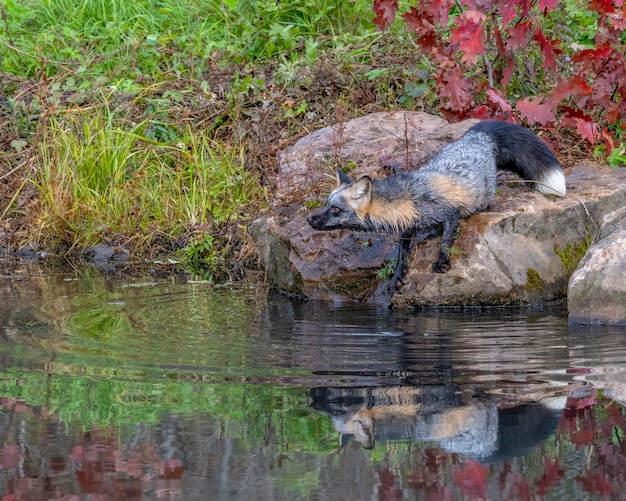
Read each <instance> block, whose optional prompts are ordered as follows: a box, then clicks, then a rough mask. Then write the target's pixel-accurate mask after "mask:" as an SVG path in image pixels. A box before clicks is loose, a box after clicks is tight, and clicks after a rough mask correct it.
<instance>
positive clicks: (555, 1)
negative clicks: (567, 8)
mask: <svg viewBox="0 0 626 501" xmlns="http://www.w3.org/2000/svg"><path fill="white" fill-rule="evenodd" d="M557 5H559V0H541V1H540V2H539V12H544V11H546V12H550V11H552V10H554V8H555V7H556V6H557Z"/></svg>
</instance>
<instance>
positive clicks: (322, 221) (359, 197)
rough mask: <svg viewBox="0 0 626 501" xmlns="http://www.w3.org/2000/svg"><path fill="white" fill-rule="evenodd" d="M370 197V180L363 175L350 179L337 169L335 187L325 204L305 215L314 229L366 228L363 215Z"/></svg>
mask: <svg viewBox="0 0 626 501" xmlns="http://www.w3.org/2000/svg"><path fill="white" fill-rule="evenodd" d="M371 198H372V180H371V179H370V178H369V177H368V176H363V177H362V178H360V179H359V180H358V181H352V179H350V178H349V177H348V176H347V175H346V174H345V173H344V172H343V171H342V170H337V187H336V188H335V189H334V190H333V191H332V192H331V193H330V195H329V196H328V200H327V201H326V206H325V207H324V208H323V209H322V210H320V211H318V212H315V213H314V214H311V215H310V216H309V217H307V219H306V220H307V221H308V223H309V224H310V225H311V226H312V227H313V228H315V229H316V230H340V229H347V230H366V229H367V225H366V223H365V220H364V217H365V214H366V213H367V206H368V205H369V203H370V201H371Z"/></svg>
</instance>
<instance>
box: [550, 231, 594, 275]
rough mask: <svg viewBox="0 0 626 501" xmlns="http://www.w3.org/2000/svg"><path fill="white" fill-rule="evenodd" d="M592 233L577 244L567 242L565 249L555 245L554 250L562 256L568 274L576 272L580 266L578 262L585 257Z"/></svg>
mask: <svg viewBox="0 0 626 501" xmlns="http://www.w3.org/2000/svg"><path fill="white" fill-rule="evenodd" d="M592 240H593V239H592V238H591V235H588V236H587V237H586V238H585V239H584V240H583V241H582V242H579V243H577V244H574V245H572V244H567V245H566V246H565V247H564V248H563V249H560V248H559V247H558V246H557V245H555V246H554V252H555V253H556V255H557V256H559V257H560V258H561V262H562V263H563V266H564V267H565V271H567V273H568V274H572V273H574V271H575V270H576V268H577V267H578V263H579V262H580V260H581V259H582V258H583V257H584V255H585V253H586V252H587V249H589V246H590V245H591V241H592Z"/></svg>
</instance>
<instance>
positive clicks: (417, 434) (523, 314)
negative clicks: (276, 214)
mask: <svg viewBox="0 0 626 501" xmlns="http://www.w3.org/2000/svg"><path fill="white" fill-rule="evenodd" d="M624 334H626V332H625V331H624V330H619V329H614V330H610V329H600V328H594V329H591V328H580V329H578V328H577V329H572V328H568V325H567V319H566V311H565V309H564V306H563V305H550V306H545V305H544V306H542V307H528V308H517V309H469V310H468V309H465V310H459V309H457V310H445V309H440V310H423V311H390V310H386V309H377V308H371V307H362V306H356V305H343V306H339V305H332V304H328V303H320V302H313V301H303V300H299V299H294V298H289V297H286V296H283V295H281V294H279V293H276V292H272V291H267V290H266V289H264V288H262V287H254V286H250V285H222V286H217V285H211V284H208V283H202V282H192V281H189V280H186V279H185V278H184V277H178V276H170V277H167V278H155V275H154V274H147V275H146V276H141V277H137V276H135V277H133V278H123V277H119V276H114V274H105V273H101V272H98V271H95V270H91V269H86V270H85V269H83V270H79V271H75V272H71V273H60V272H58V273H51V272H38V271H37V269H32V268H25V269H23V270H12V271H11V272H10V273H4V274H3V275H2V276H0V336H1V338H2V343H1V345H0V495H1V496H2V497H1V499H3V500H5V499H6V500H9V499H11V500H14V499H16V500H26V499H28V500H33V499H63V500H70V499H71V500H75V499H88V500H104V499H189V500H202V499H243V500H246V499H251V500H256V499H263V500H283V499H284V500H299V499H316V500H364V499H380V500H400V499H403V500H406V499H419V500H422V499H425V500H446V499H449V500H458V499H492V500H500V499H507V500H517V499H522V500H527V499H546V500H549V499H554V500H564V499H567V500H574V499H622V496H623V493H624V492H626V440H625V437H624V431H625V430H626V412H625V408H624V405H625V403H626V347H625V346H626V343H624V342H623V337H624Z"/></svg>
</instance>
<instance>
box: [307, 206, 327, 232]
mask: <svg viewBox="0 0 626 501" xmlns="http://www.w3.org/2000/svg"><path fill="white" fill-rule="evenodd" d="M326 219H327V218H326V217H325V214H324V211H321V212H316V213H315V214H311V215H310V216H309V217H307V218H306V221H307V223H309V224H310V225H311V227H312V228H313V229H315V230H325V229H326V228H325V226H324V225H325V224H326Z"/></svg>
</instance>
